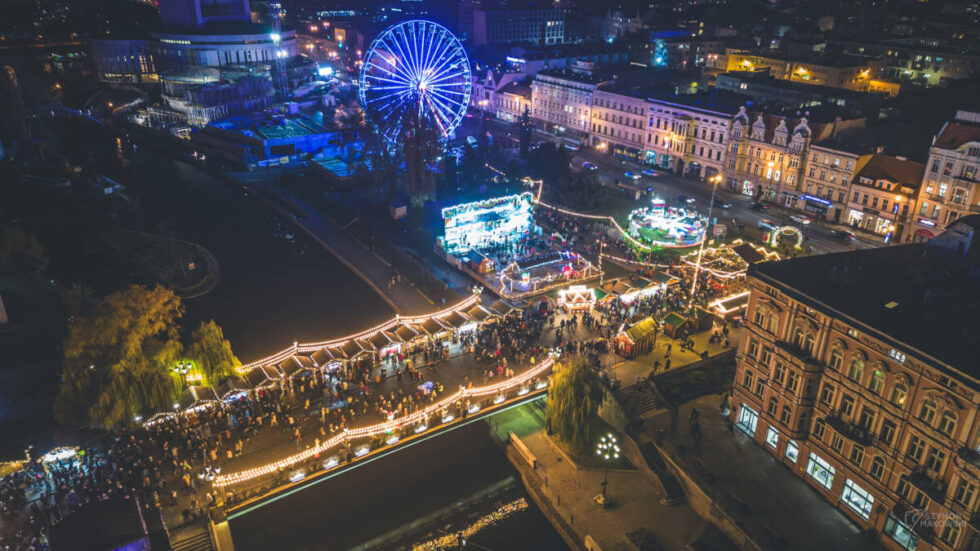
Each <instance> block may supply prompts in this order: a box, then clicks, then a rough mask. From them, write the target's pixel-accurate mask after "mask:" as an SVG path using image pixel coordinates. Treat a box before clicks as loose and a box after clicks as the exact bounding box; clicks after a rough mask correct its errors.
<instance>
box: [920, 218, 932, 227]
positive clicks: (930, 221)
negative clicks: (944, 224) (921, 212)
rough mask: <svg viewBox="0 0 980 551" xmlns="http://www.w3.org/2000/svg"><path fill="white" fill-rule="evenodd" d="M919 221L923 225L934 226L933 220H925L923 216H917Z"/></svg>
mask: <svg viewBox="0 0 980 551" xmlns="http://www.w3.org/2000/svg"><path fill="white" fill-rule="evenodd" d="M919 223H920V224H922V225H923V226H929V227H930V228H935V227H936V223H935V222H933V221H932V220H926V219H925V218H919Z"/></svg>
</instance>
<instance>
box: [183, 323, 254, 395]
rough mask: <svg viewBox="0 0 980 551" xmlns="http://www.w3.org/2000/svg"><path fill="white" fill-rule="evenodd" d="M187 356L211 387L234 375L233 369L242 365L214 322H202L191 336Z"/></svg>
mask: <svg viewBox="0 0 980 551" xmlns="http://www.w3.org/2000/svg"><path fill="white" fill-rule="evenodd" d="M187 356H188V357H189V358H191V360H193V361H194V364H195V365H196V366H198V367H199V368H200V370H201V374H202V375H204V380H205V381H207V383H208V384H210V385H211V386H218V385H219V384H221V383H223V382H224V381H225V380H226V379H228V377H231V376H232V375H234V374H235V368H236V367H239V366H240V365H242V362H240V361H239V360H238V358H237V357H236V356H235V353H234V352H232V351H231V343H230V342H228V339H226V338H225V333H224V331H222V330H221V326H219V325H218V324H217V323H215V322H214V320H209V321H202V322H201V325H199V326H198V327H197V329H195V330H194V333H193V334H192V335H191V342H190V346H188V347H187Z"/></svg>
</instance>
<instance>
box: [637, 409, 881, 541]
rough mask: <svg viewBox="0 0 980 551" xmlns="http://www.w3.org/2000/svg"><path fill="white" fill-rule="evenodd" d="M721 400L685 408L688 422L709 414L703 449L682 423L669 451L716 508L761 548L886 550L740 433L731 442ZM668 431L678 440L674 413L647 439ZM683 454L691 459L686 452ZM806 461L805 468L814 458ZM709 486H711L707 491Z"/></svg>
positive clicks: (654, 424)
mask: <svg viewBox="0 0 980 551" xmlns="http://www.w3.org/2000/svg"><path fill="white" fill-rule="evenodd" d="M721 400H722V395H719V394H709V395H706V396H701V397H699V398H696V399H694V400H692V401H690V402H687V403H685V404H682V405H681V406H680V407H679V408H678V412H677V415H678V418H679V419H681V420H684V419H687V418H688V417H689V415H690V411H691V408H692V407H697V408H698V410H699V411H700V412H701V416H700V420H701V427H702V432H703V434H704V436H703V438H702V440H701V442H700V444H698V443H696V442H695V441H694V439H693V438H691V434H690V429H689V427H688V424H687V423H686V422H682V423H679V426H680V428H679V430H678V431H677V434H674V435H672V436H670V437H668V439H667V440H668V441H667V442H666V444H665V446H666V448H667V449H668V450H673V452H672V454H673V455H672V457H673V458H674V459H675V460H677V461H679V463H680V464H681V465H682V466H683V467H684V469H685V471H687V472H688V474H689V475H690V476H691V477H692V478H694V479H695V480H698V482H699V483H700V484H701V485H702V487H704V489H705V490H706V491H707V492H708V493H709V495H713V496H714V497H715V499H716V503H715V505H716V506H718V507H720V508H721V509H723V510H725V511H726V512H728V513H729V514H731V515H733V516H735V517H736V518H737V519H738V521H739V523H740V524H741V525H743V527H744V528H745V529H746V531H747V532H748V533H750V534H752V535H753V537H755V538H756V540H757V541H759V543H760V544H763V545H765V544H766V543H767V542H768V543H771V544H773V548H774V549H792V550H794V551H811V550H812V551H823V550H825V549H834V550H835V551H850V550H853V551H867V550H869V549H880V547H879V546H878V545H877V544H875V543H872V542H870V541H869V540H868V539H866V538H865V537H864V536H863V535H862V534H861V533H860V532H859V530H858V528H857V526H855V525H854V524H853V523H852V522H851V521H850V520H848V519H847V517H845V516H844V514H843V513H841V512H840V511H838V510H836V509H835V508H834V507H833V505H831V504H830V503H827V502H826V501H825V500H824V499H823V498H822V497H821V496H820V495H819V494H818V493H817V492H816V491H815V490H813V489H812V488H810V487H809V485H808V484H807V483H806V482H804V481H803V480H802V479H800V477H798V476H796V475H795V474H794V473H792V472H790V471H789V469H787V468H786V467H785V466H784V465H782V464H780V463H778V462H777V461H776V460H775V458H774V457H773V456H772V454H770V453H769V452H768V451H766V450H765V449H763V448H762V447H760V446H759V445H758V444H756V443H755V442H754V441H752V440H751V439H749V438H748V437H747V436H745V435H743V434H742V433H741V432H739V431H735V435H734V436H732V435H731V434H729V433H728V430H727V426H726V424H725V419H724V418H723V417H721V415H719V414H718V404H720V403H721ZM660 430H663V431H664V433H667V434H669V432H670V414H669V413H668V412H667V411H666V410H661V411H660V412H658V413H657V414H655V415H654V416H653V417H650V418H648V419H647V420H646V424H645V427H644V434H645V435H646V436H647V437H649V438H650V439H654V438H655V435H656V434H657V433H658V431H660ZM681 447H683V448H685V449H686V452H683V453H682V452H681V451H679V450H680V448H681ZM798 461H799V462H800V464H803V463H804V462H805V461H806V458H804V457H800V458H799V459H798ZM709 478H710V479H711V483H710V486H709V485H707V484H706V483H705V480H707V479H709ZM739 509H740V511H739Z"/></svg>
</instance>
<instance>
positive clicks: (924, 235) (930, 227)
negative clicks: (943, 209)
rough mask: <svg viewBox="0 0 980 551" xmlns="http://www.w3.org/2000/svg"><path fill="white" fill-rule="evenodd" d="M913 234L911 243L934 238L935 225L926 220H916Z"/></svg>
mask: <svg viewBox="0 0 980 551" xmlns="http://www.w3.org/2000/svg"><path fill="white" fill-rule="evenodd" d="M915 226H916V228H915V232H914V233H913V234H912V241H914V242H916V243H921V242H923V241H928V240H930V239H932V238H933V237H936V234H937V233H938V232H937V231H936V223H935V222H933V221H932V220H929V219H928V218H918V219H916V221H915Z"/></svg>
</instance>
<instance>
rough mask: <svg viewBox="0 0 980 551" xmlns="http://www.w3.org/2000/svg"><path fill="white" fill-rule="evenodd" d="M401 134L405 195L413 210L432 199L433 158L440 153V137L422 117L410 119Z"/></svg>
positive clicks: (433, 191) (433, 183)
mask: <svg viewBox="0 0 980 551" xmlns="http://www.w3.org/2000/svg"><path fill="white" fill-rule="evenodd" d="M407 123H408V124H407V126H406V128H407V132H405V134H404V142H403V143H404V147H403V148H402V151H403V154H404V156H405V192H406V193H408V195H409V196H410V197H411V200H412V206H413V207H421V206H422V205H424V204H425V203H426V202H427V201H430V200H432V199H434V198H435V188H436V182H435V174H434V172H433V168H434V166H435V158H436V156H437V155H438V153H439V151H440V143H439V134H438V131H437V130H436V129H435V128H434V123H433V122H432V121H429V120H427V119H423V118H421V117H417V116H416V117H409V118H408V121H407Z"/></svg>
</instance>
